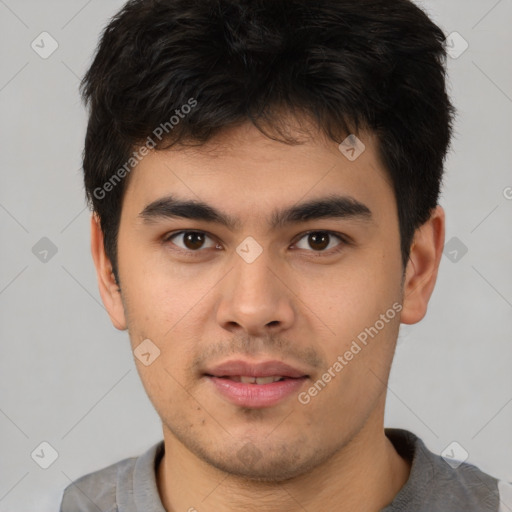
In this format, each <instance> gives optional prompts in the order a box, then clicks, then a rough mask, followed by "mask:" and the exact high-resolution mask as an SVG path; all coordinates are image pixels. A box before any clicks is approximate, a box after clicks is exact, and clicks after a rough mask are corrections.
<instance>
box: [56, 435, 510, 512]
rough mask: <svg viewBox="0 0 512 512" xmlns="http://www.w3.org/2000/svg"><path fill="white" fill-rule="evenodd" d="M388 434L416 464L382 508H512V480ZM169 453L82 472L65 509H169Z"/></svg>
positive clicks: (391, 511)
mask: <svg viewBox="0 0 512 512" xmlns="http://www.w3.org/2000/svg"><path fill="white" fill-rule="evenodd" d="M385 433H386V436H387V437H388V438H389V439H390V441H391V442H392V443H393V445H394V446H395V448H396V450H397V452H398V453H399V454H400V455H401V456H402V457H404V458H406V459H408V460H410V461H411V462H412V466H411V473H410V475H409V479H408V480H407V482H406V483H405V485H404V486H403V487H402V489H400V491H399V492H398V494H397V495H396V496H395V498H394V499H393V502H392V503H391V504H390V505H388V506H387V507H385V508H384V509H382V511H381V512H487V511H488V512H511V511H512V484H510V483H508V482H504V481H498V480H497V479H496V478H494V477H492V476H490V475H488V474H486V473H484V472H482V471H480V470H479V469H478V468H477V467H475V466H473V465H471V464H468V463H462V464H460V465H459V466H458V467H457V468H452V467H451V465H449V464H448V463H447V462H446V461H445V460H444V459H443V458H442V457H441V456H439V455H436V454H434V453H432V452H431V451H430V450H428V448H427V447H426V446H425V444H424V443H423V441H422V440H421V439H420V438H419V437H417V436H416V435H415V434H413V433H412V432H409V431H407V430H403V429H397V428H386V429H385ZM163 453H164V443H163V441H160V442H159V443H157V444H155V445H153V446H152V447H151V448H150V449H149V450H147V451H146V452H145V453H143V454H142V455H141V456H139V457H131V458H127V459H124V460H122V461H120V462H117V463H116V464H112V465H111V466H108V467H106V468H103V469H100V470H98V471H95V472H93V473H89V474H87V475H84V476H82V477H81V478H79V479H78V480H76V481H74V482H73V483H72V484H70V485H68V486H67V487H66V488H65V489H64V495H63V498H62V503H61V508H60V512H99V511H100V512H166V511H165V509H164V507H163V505H162V502H161V500H160V496H159V494H158V489H157V484H156V474H155V470H156V468H157V466H158V463H159V462H160V459H161V458H162V455H163ZM451 462H452V463H453V461H451ZM452 465H455V464H452Z"/></svg>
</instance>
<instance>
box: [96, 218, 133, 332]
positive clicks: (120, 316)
mask: <svg viewBox="0 0 512 512" xmlns="http://www.w3.org/2000/svg"><path fill="white" fill-rule="evenodd" d="M91 253H92V259H93V260H94V266H95V267H96V276H97V278H98V288H99V290H100V295H101V300H102V301H103V304H104V305H105V308H106V309H107V313H108V314H109V316H110V320H111V322H112V324H113V325H114V327H115V328H116V329H119V330H120V331H124V330H125V329H126V318H125V313H124V305H123V301H122V299H121V292H120V290H119V287H118V284H117V283H116V280H115V277H114V273H113V272H112V265H111V263H110V260H109V259H108V257H107V255H106V253H105V246H104V243H103V231H102V230H101V225H100V219H99V217H98V215H97V214H96V213H93V214H92V216H91Z"/></svg>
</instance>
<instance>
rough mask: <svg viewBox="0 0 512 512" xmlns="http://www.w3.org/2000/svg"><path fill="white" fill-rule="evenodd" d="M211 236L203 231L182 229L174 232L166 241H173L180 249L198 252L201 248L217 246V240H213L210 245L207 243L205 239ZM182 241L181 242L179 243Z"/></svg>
mask: <svg viewBox="0 0 512 512" xmlns="http://www.w3.org/2000/svg"><path fill="white" fill-rule="evenodd" d="M207 239H210V240H211V238H210V237H209V236H208V235H207V234H206V233H204V232H202V231H180V232H179V233H174V234H173V235H171V236H168V237H167V238H166V239H165V242H171V241H172V243H173V244H175V245H177V246H178V247H179V248H180V249H184V250H188V251H192V252H198V251H199V250H200V249H205V248H206V249H208V248H211V247H215V245H216V244H215V242H214V241H213V240H211V242H210V245H205V241H206V240H207ZM178 242H180V243H178Z"/></svg>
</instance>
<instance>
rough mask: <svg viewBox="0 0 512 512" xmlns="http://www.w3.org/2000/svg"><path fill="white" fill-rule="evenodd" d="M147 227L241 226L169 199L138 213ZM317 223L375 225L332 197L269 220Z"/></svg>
mask: <svg viewBox="0 0 512 512" xmlns="http://www.w3.org/2000/svg"><path fill="white" fill-rule="evenodd" d="M138 217H140V218H141V219H142V220H143V222H144V223H146V224H152V223H154V222H157V221H159V220H162V219H175V218H183V219H191V220H200V221H205V222H215V223H217V224H221V225H223V226H225V227H227V228H228V229H229V230H231V231H234V230H237V229H240V227H241V225H240V222H239V221H238V220H237V219H235V218H233V217H231V216H230V215H227V214H226V213H223V212H221V211H219V210H218V209H216V208H215V207H213V206H211V205H209V204H207V203H204V202H202V201H197V200H193V199H186V200H184V199H179V198H177V197H175V196H166V197H162V198H160V199H157V200H156V201H153V202H151V203H149V204H148V205H146V206H145V207H144V209H143V210H142V211H141V212H140V213H139V215H138ZM316 219H356V220H361V221H365V222H371V221H372V212H371V210H370V208H368V206H366V205H365V204H363V203H361V202H360V201H358V200H356V199H355V198H353V197H351V196H340V195H330V196H327V197H322V198H319V199H314V200H311V201H307V202H303V203H299V204H295V205H293V206H290V207H288V208H285V209H281V210H275V211H274V212H272V213H271V215H270V217H269V221H270V222H269V224H270V226H271V227H272V229H276V228H282V227H284V226H286V225H290V224H298V223H301V222H306V221H309V220H316Z"/></svg>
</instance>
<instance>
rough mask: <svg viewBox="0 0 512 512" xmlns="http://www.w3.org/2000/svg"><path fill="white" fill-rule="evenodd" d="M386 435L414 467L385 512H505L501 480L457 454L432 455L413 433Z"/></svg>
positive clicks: (389, 433) (390, 430) (388, 432)
mask: <svg viewBox="0 0 512 512" xmlns="http://www.w3.org/2000/svg"><path fill="white" fill-rule="evenodd" d="M386 432H387V435H388V437H390V439H391V440H392V442H393V444H394V445H395V448H396V449H397V451H398V452H399V453H400V455H402V456H404V457H405V458H407V459H409V460H410V461H411V462H412V467H411V473H410V476H409V480H408V481H407V483H406V485H405V486H404V487H403V488H402V489H401V491H400V492H399V494H398V495H397V496H396V497H395V500H394V501H393V503H392V506H391V507H389V508H387V509H385V512H395V511H400V512H402V510H411V509H412V510H416V511H421V512H423V511H427V510H428V511H429V512H431V511H445V510H450V511H455V510H457V511H462V510H463V511H464V512H484V511H485V512H498V511H499V512H501V511H502V509H501V508H499V507H500V499H503V496H504V492H506V491H502V490H501V489H500V485H502V484H500V483H499V480H498V479H497V478H495V477H493V476H491V475H489V474H487V473H485V472H483V471H482V470H481V469H479V468H478V467H477V466H475V465H473V464H470V463H468V462H462V461H460V460H457V454H456V453H454V450H451V451H450V452H449V453H448V454H444V456H443V455H438V454H436V453H433V452H431V451H430V450H429V449H428V448H427V447H426V445H425V444H424V442H423V441H422V440H421V439H420V438H419V437H417V436H416V435H415V434H413V433H412V432H409V431H405V430H402V429H386ZM503 488H504V489H505V486H504V487H503ZM503 510H507V509H503ZM507 512H508V511H507Z"/></svg>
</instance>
